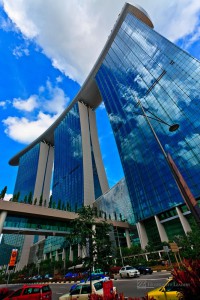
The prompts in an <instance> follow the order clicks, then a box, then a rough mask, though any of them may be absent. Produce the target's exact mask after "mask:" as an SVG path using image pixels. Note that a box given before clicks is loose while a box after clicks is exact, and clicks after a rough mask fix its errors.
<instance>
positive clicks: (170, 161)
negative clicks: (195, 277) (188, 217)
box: [137, 98, 200, 226]
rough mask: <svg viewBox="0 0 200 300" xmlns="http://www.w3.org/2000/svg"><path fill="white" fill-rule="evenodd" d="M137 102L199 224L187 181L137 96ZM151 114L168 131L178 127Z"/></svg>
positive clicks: (198, 217) (195, 206)
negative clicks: (164, 145) (167, 151)
mask: <svg viewBox="0 0 200 300" xmlns="http://www.w3.org/2000/svg"><path fill="white" fill-rule="evenodd" d="M137 103H138V105H139V106H140V108H141V110H142V113H143V116H144V117H145V119H146V121H147V123H148V125H149V127H150V129H151V131H152V133H153V135H154V137H155V139H156V141H157V143H158V145H159V147H160V149H161V151H162V153H163V155H164V157H165V159H166V161H167V164H168V166H169V168H170V170H171V173H172V175H173V177H174V180H175V182H176V184H177V186H178V188H179V191H180V193H181V195H182V197H183V199H184V201H185V203H186V204H187V206H188V207H189V209H190V211H191V213H192V215H193V217H194V219H195V221H196V223H197V224H198V225H199V226H200V208H199V207H198V203H197V201H196V199H195V198H194V196H193V195H192V193H191V191H190V189H189V187H188V186H187V183H186V182H185V180H184V178H183V177H182V175H181V173H180V171H179V170H178V168H177V166H176V164H175V162H174V161H173V159H172V157H171V155H170V154H169V153H166V152H165V149H164V148H163V146H162V144H161V142H160V140H159V138H158V136H157V134H156V132H155V130H154V128H153V126H152V124H151V122H150V120H149V118H151V117H149V116H147V114H146V112H145V109H144V107H143V105H142V103H141V101H140V100H139V99H138V98H137ZM148 112H149V111H148ZM149 113H151V112H149ZM151 114H152V115H153V116H154V117H155V118H152V119H154V120H156V121H158V122H161V123H164V124H166V125H168V126H169V131H171V132H174V131H176V130H177V129H178V128H179V125H178V124H173V125H169V124H168V123H166V122H165V121H163V120H162V119H160V118H159V117H157V116H155V115H154V114H153V113H151Z"/></svg>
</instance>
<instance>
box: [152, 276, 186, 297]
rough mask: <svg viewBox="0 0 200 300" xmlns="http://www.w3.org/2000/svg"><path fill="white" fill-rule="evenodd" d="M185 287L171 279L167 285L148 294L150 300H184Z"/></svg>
mask: <svg viewBox="0 0 200 300" xmlns="http://www.w3.org/2000/svg"><path fill="white" fill-rule="evenodd" d="M183 290H184V286H183V285H181V284H178V283H177V282H176V281H175V280H174V279H172V278H170V279H169V280H168V281H167V283H166V284H164V285H163V286H161V287H159V288H157V289H154V290H152V291H150V292H148V293H147V294H146V297H147V299H148V300H150V299H155V300H184V299H185V298H184V294H183Z"/></svg>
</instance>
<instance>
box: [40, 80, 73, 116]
mask: <svg viewBox="0 0 200 300" xmlns="http://www.w3.org/2000/svg"><path fill="white" fill-rule="evenodd" d="M39 90H40V92H41V95H42V94H43V93H44V92H45V91H46V93H47V94H48V100H47V99H45V97H44V96H43V97H41V98H42V99H40V105H41V107H42V108H43V109H44V110H45V111H47V112H49V113H56V114H61V113H62V112H63V110H64V109H65V108H66V107H67V104H68V103H69V101H70V99H69V97H66V96H65V93H64V91H63V90H62V89H61V88H59V87H57V86H56V87H53V86H52V84H51V82H50V81H49V80H47V82H46V87H40V89H39Z"/></svg>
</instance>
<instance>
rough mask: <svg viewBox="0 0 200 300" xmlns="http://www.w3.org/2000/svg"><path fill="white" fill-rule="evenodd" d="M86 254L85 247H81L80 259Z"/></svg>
mask: <svg viewBox="0 0 200 300" xmlns="http://www.w3.org/2000/svg"><path fill="white" fill-rule="evenodd" d="M86 253H87V249H86V246H83V247H82V251H81V257H82V258H84V257H86Z"/></svg>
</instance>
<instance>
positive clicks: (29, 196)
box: [28, 192, 33, 204]
mask: <svg viewBox="0 0 200 300" xmlns="http://www.w3.org/2000/svg"><path fill="white" fill-rule="evenodd" d="M32 197H33V194H32V192H30V193H29V195H28V204H32Z"/></svg>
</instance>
